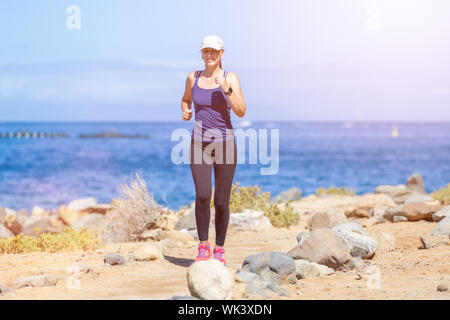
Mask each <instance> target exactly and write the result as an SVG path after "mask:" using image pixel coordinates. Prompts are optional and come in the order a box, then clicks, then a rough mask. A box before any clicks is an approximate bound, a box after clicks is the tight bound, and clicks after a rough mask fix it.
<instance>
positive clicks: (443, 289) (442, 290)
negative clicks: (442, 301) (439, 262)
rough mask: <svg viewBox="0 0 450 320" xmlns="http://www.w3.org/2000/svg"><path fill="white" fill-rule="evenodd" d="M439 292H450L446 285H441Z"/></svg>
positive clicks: (438, 287) (438, 288)
mask: <svg viewBox="0 0 450 320" xmlns="http://www.w3.org/2000/svg"><path fill="white" fill-rule="evenodd" d="M437 291H439V292H446V291H448V287H447V286H446V285H443V284H440V285H438V286H437Z"/></svg>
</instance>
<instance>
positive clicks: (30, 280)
mask: <svg viewBox="0 0 450 320" xmlns="http://www.w3.org/2000/svg"><path fill="white" fill-rule="evenodd" d="M59 280H62V278H61V277H58V276H55V275H36V276H27V277H21V278H18V279H16V280H14V281H12V282H11V283H10V285H9V286H10V287H12V288H14V289H20V288H23V287H51V286H56V284H57V283H58V281H59Z"/></svg>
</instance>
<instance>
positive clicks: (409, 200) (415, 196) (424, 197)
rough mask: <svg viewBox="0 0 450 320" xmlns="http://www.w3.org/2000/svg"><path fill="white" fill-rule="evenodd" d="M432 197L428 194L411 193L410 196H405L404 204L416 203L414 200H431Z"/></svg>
mask: <svg viewBox="0 0 450 320" xmlns="http://www.w3.org/2000/svg"><path fill="white" fill-rule="evenodd" d="M433 200H434V198H432V197H430V196H429V195H425V194H421V193H413V194H412V195H411V196H410V197H408V198H406V200H405V202H404V203H405V204H408V203H416V202H425V201H433Z"/></svg>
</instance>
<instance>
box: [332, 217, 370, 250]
mask: <svg viewBox="0 0 450 320" xmlns="http://www.w3.org/2000/svg"><path fill="white" fill-rule="evenodd" d="M333 230H334V231H336V232H337V233H338V235H339V236H340V237H341V238H342V239H343V240H344V242H345V243H346V244H347V246H348V248H349V250H350V254H351V255H352V256H353V257H360V258H363V259H370V258H372V257H373V256H374V254H375V250H376V249H377V246H378V243H377V240H376V239H375V238H373V237H371V236H370V235H369V233H368V232H367V231H366V230H365V229H364V228H363V227H362V226H361V225H360V224H358V223H355V222H348V223H344V224H341V225H339V226H337V227H334V228H333Z"/></svg>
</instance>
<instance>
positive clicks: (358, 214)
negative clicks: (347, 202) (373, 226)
mask: <svg viewBox="0 0 450 320" xmlns="http://www.w3.org/2000/svg"><path fill="white" fill-rule="evenodd" d="M371 212H372V207H371V206H361V207H357V208H354V209H352V210H346V211H345V215H346V216H347V218H369V217H370V215H371ZM344 222H346V221H343V222H341V223H344ZM333 227H335V226H333ZM333 227H331V228H333ZM328 228H330V227H328Z"/></svg>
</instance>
